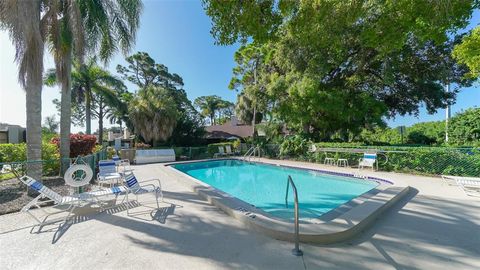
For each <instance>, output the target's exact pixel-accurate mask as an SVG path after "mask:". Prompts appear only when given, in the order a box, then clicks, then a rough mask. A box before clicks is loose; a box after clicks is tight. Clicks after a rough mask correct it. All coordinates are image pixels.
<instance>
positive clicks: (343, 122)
mask: <svg viewBox="0 0 480 270" xmlns="http://www.w3.org/2000/svg"><path fill="white" fill-rule="evenodd" d="M477 4H478V2H477V1H458V2H455V3H453V2H452V3H451V5H444V4H443V3H441V2H436V3H432V2H431V1H423V0H422V1H406V0H405V1H403V0H401V1H387V2H381V1H380V2H368V4H366V2H364V1H324V0H315V1H300V2H295V1H247V2H242V3H241V4H239V3H225V4H224V3H223V2H222V1H217V0H207V1H204V6H205V9H206V11H207V14H208V15H210V16H211V17H212V20H213V22H214V25H213V29H212V32H213V35H214V37H215V38H216V41H217V42H218V43H220V44H231V43H232V42H235V41H242V40H243V41H245V40H248V39H249V38H251V39H253V44H249V45H247V46H244V47H242V48H241V49H240V50H239V52H238V53H237V54H240V55H241V56H243V55H242V54H241V52H242V50H245V48H248V47H249V46H255V47H258V49H259V50H261V49H262V48H265V47H266V48H267V49H268V50H267V52H268V54H266V55H267V57H264V58H261V59H260V60H261V63H262V62H263V63H262V66H261V68H260V74H257V75H258V77H257V82H259V83H260V89H262V88H261V87H264V90H262V91H259V90H258V89H259V87H251V84H249V83H248V81H249V80H246V79H250V78H251V77H253V76H252V75H249V73H248V72H245V71H246V69H244V68H239V69H238V70H239V71H240V72H239V73H240V75H241V76H240V78H238V76H237V74H234V75H235V76H237V78H234V80H233V82H234V83H239V84H240V86H241V90H242V91H243V92H247V94H245V93H244V96H243V97H242V99H243V98H245V97H246V98H248V99H249V100H250V101H251V103H256V102H258V100H262V98H265V100H266V101H267V103H266V105H267V107H266V108H267V109H268V110H272V111H273V113H274V114H275V117H277V118H279V119H280V120H283V121H284V122H286V123H288V125H289V126H290V127H291V128H294V129H296V130H298V131H301V132H304V133H307V134H313V135H315V136H317V137H321V138H329V137H331V136H333V135H335V134H338V133H340V134H341V137H342V138H344V139H345V140H347V139H349V138H351V136H350V135H351V134H352V133H353V134H355V133H358V132H359V131H360V130H361V128H362V127H369V126H376V125H381V124H382V123H381V122H382V118H383V117H389V116H394V115H396V114H400V115H404V114H417V113H418V111H419V107H420V106H422V105H425V107H426V108H427V110H428V111H429V112H435V110H436V109H438V108H441V107H445V106H446V105H447V104H450V103H452V102H453V100H454V97H455V91H454V92H453V93H450V94H448V93H445V92H444V91H443V89H442V85H441V84H442V83H445V82H446V81H449V82H453V83H457V84H458V85H460V86H465V85H469V83H471V82H469V81H467V80H464V79H462V77H463V74H465V73H466V72H467V71H468V69H465V67H464V66H462V65H458V64H457V63H455V61H452V59H451V57H450V52H451V47H452V46H451V44H452V42H450V41H448V32H450V31H455V30H457V29H460V28H462V27H464V26H465V25H466V24H467V23H468V19H469V17H470V15H471V13H472V10H473V9H474V8H475V7H476V6H477ZM319 10H321V12H319ZM432 11H433V12H432ZM279 18H280V19H279ZM387 18H388V19H387ZM269 54H270V55H269ZM264 55H265V54H264ZM246 56H247V58H246V60H247V61H243V59H241V60H242V63H243V62H245V63H252V62H253V60H255V59H258V58H255V55H248V54H246ZM236 57H237V55H236ZM239 66H240V67H241V65H239ZM234 72H235V70H234ZM250 74H251V73H250ZM250 80H251V79H250ZM253 107H254V108H255V107H256V106H253ZM254 115H255V114H254Z"/></svg>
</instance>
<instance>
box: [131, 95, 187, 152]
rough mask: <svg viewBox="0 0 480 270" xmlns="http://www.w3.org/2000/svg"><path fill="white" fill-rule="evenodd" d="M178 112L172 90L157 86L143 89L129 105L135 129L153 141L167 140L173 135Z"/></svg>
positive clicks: (146, 139)
mask: <svg viewBox="0 0 480 270" xmlns="http://www.w3.org/2000/svg"><path fill="white" fill-rule="evenodd" d="M178 113H179V112H178V110H177V108H176V103H175V100H174V99H173V97H172V96H171V95H170V92H169V91H168V90H167V89H165V88H162V87H156V86H150V87H147V88H143V89H141V90H140V91H139V92H138V95H137V96H136V97H135V98H134V99H133V100H132V101H131V102H130V106H129V115H130V118H131V119H132V122H133V124H134V126H135V131H136V132H137V133H139V134H140V135H141V136H142V138H143V139H144V140H145V141H147V142H152V143H155V142H156V141H166V140H167V139H168V138H169V137H170V136H171V135H172V132H173V129H174V128H175V125H176V123H177V116H178Z"/></svg>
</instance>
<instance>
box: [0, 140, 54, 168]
mask: <svg viewBox="0 0 480 270" xmlns="http://www.w3.org/2000/svg"><path fill="white" fill-rule="evenodd" d="M58 159H59V154H58V149H57V146H56V145H55V144H52V143H48V142H43V143H42V160H44V161H43V174H44V175H55V174H58V171H59V163H58ZM25 160H27V145H26V144H25V143H19V144H13V143H6V144H0V163H8V162H22V161H25Z"/></svg>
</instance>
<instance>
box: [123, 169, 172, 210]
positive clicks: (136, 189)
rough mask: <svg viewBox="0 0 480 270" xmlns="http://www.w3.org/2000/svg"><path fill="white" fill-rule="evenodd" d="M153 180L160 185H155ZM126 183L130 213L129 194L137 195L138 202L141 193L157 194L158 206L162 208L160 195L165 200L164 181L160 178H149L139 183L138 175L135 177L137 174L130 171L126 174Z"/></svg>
mask: <svg viewBox="0 0 480 270" xmlns="http://www.w3.org/2000/svg"><path fill="white" fill-rule="evenodd" d="M152 182H154V183H157V184H158V185H154V184H152ZM124 183H125V187H126V189H127V190H128V192H127V194H126V200H127V214H128V215H130V212H129V208H130V207H129V206H130V203H129V202H130V201H129V194H134V195H135V196H136V201H137V203H140V202H139V201H138V195H139V194H144V193H152V194H154V195H155V200H156V202H157V208H160V206H159V204H158V197H160V199H161V201H162V202H163V192H162V183H161V182H160V179H148V180H143V181H142V182H141V183H139V182H138V180H137V177H135V174H133V172H130V173H127V174H126V175H125V179H124Z"/></svg>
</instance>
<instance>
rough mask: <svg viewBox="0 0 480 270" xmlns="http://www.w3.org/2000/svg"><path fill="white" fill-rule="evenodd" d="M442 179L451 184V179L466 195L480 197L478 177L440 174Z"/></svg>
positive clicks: (479, 179)
mask: <svg viewBox="0 0 480 270" xmlns="http://www.w3.org/2000/svg"><path fill="white" fill-rule="evenodd" d="M442 179H443V181H444V182H445V183H446V184H448V185H452V181H455V182H454V184H456V185H457V186H458V187H459V188H460V189H461V190H462V191H463V192H464V193H465V194H466V195H468V196H474V197H480V178H478V177H464V176H452V175H442Z"/></svg>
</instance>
